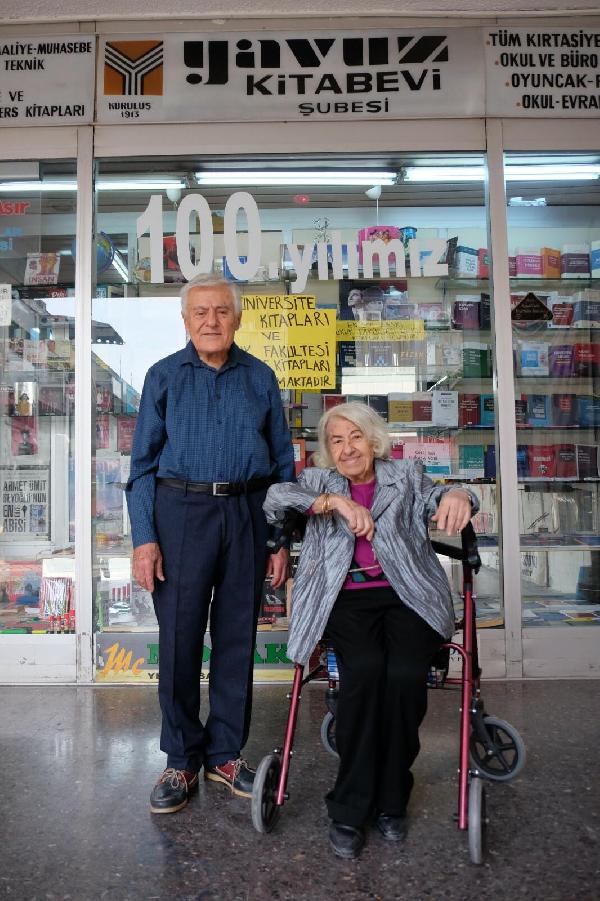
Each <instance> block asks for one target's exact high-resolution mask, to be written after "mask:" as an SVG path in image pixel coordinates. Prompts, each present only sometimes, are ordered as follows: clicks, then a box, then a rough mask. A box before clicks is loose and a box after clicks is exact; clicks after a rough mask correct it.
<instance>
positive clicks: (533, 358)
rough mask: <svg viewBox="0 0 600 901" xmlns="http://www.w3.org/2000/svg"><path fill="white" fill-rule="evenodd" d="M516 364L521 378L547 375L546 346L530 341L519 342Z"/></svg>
mask: <svg viewBox="0 0 600 901" xmlns="http://www.w3.org/2000/svg"><path fill="white" fill-rule="evenodd" d="M517 364H518V365H517V369H518V371H519V373H520V375H522V376H546V375H548V372H549V370H548V345H547V344H544V343H538V342H531V341H523V342H521V344H520V347H519V353H518V356H517Z"/></svg>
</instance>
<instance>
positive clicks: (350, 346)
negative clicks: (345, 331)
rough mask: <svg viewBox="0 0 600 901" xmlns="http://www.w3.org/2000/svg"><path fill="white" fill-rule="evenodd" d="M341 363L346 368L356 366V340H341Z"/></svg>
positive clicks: (339, 350)
mask: <svg viewBox="0 0 600 901" xmlns="http://www.w3.org/2000/svg"><path fill="white" fill-rule="evenodd" d="M338 354H339V365H340V366H341V367H342V368H344V369H355V368H356V344H355V343H354V341H340V342H339V345H338Z"/></svg>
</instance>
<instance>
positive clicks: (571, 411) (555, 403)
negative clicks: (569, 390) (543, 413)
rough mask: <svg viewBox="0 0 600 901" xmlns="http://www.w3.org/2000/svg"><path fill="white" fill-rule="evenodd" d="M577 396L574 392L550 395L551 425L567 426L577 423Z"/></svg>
mask: <svg viewBox="0 0 600 901" xmlns="http://www.w3.org/2000/svg"><path fill="white" fill-rule="evenodd" d="M577 411H578V398H577V395H576V394H553V395H552V425H555V426H562V427H563V428H569V427H570V426H574V425H577V418H578V412H577Z"/></svg>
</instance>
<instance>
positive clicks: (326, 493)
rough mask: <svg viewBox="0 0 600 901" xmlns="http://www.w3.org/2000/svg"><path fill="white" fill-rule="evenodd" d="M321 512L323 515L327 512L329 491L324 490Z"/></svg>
mask: <svg viewBox="0 0 600 901" xmlns="http://www.w3.org/2000/svg"><path fill="white" fill-rule="evenodd" d="M321 513H322V514H323V516H327V514H328V513H329V493H328V492H327V491H326V492H325V494H324V495H323V503H322V504H321Z"/></svg>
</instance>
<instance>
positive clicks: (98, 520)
mask: <svg viewBox="0 0 600 901" xmlns="http://www.w3.org/2000/svg"><path fill="white" fill-rule="evenodd" d="M45 131H46V132H48V131H49V130H48V129H45ZM398 134H400V135H401V134H402V131H401V130H400V131H399V132H398ZM533 139H534V136H532V137H531V140H533ZM373 140H374V141H376V140H377V136H376V135H375V136H374V137H373ZM399 143H400V144H401V142H399ZM599 150H600V148H599ZM163 152H164V151H163ZM76 156H77V154H75V155H74V156H73V157H72V158H71V159H66V158H62V159H57V158H53V159H38V160H34V161H32V160H26V161H25V162H14V161H4V162H2V163H0V213H1V219H0V292H1V296H0V316H1V319H0V368H1V381H0V397H1V410H0V413H1V421H2V439H1V443H0V467H1V470H2V522H1V524H0V647H1V648H2V652H1V654H0V656H2V654H4V653H5V652H7V651H8V650H10V647H11V642H13V643H14V642H18V641H21V642H23V641H25V640H27V642H29V644H27V645H22V646H26V647H28V648H29V649H30V652H28V653H30V655H31V659H35V660H36V661H38V663H40V666H41V669H40V670H37V671H36V672H43V675H42V676H41V677H40V676H39V675H37V676H36V675H35V674H34V675H31V674H27V673H23V670H24V669H26V667H22V666H21V668H20V669H19V670H18V671H17V669H18V668H17V665H16V664H14V666H13V669H10V667H9V668H8V671H7V675H6V678H7V679H8V680H12V681H19V680H20V679H22V680H28V679H29V680H34V681H35V679H36V678H38V679H39V678H54V679H57V680H63V681H69V679H71V680H72V681H75V677H74V676H73V675H72V674H73V673H74V672H75V670H74V669H72V668H70V667H71V665H72V663H73V661H74V660H75V656H76V654H77V653H78V650H77V638H78V634H79V632H80V630H81V629H82V626H81V624H80V622H83V623H84V624H85V623H89V627H88V628H89V632H90V633H91V634H92V636H93V648H94V650H93V655H94V657H93V676H92V677H93V678H94V679H96V680H97V681H105V682H106V681H113V682H121V681H131V680H137V681H141V680H142V681H143V680H148V679H149V680H151V679H153V678H156V671H157V668H158V639H157V625H156V620H155V617H154V612H153V607H152V599H151V596H150V595H149V594H148V593H147V592H146V591H144V590H142V589H141V588H140V587H139V586H138V585H137V584H136V583H135V581H134V580H133V579H132V573H131V538H130V529H129V523H128V517H127V510H126V505H125V503H124V495H123V487H124V485H125V483H126V482H127V478H128V472H129V463H130V454H131V446H132V437H133V432H134V428H135V424H136V416H137V411H138V406H139V401H140V394H141V391H142V386H143V381H144V376H145V373H146V371H147V369H148V367H149V366H151V365H152V364H153V363H154V362H155V361H156V360H158V359H160V358H161V357H164V356H166V355H167V354H169V353H172V352H174V351H176V350H178V349H180V348H182V347H183V346H184V343H185V341H186V336H185V331H184V326H183V322H182V319H181V315H180V303H179V291H180V289H181V286H182V284H183V283H184V282H185V281H186V280H188V279H189V278H191V277H193V276H194V274H196V273H198V272H201V271H207V270H209V269H210V268H211V267H212V269H213V270H214V271H218V272H223V273H224V274H225V275H226V276H227V277H228V278H231V279H234V280H236V281H237V282H238V283H239V285H240V288H241V293H242V304H243V317H242V325H241V328H240V330H239V332H238V335H237V339H236V340H237V342H238V344H239V345H240V346H242V347H244V348H246V349H248V350H250V351H251V352H253V353H255V354H256V355H258V356H259V357H261V358H262V359H263V360H265V361H266V362H267V363H268V364H269V365H270V366H271V367H272V368H273V369H274V371H275V373H276V374H277V377H278V380H279V384H280V388H281V394H282V399H283V403H284V407H285V410H286V413H287V417H288V421H289V427H290V431H291V434H292V438H293V443H294V449H295V459H296V472H297V473H299V472H300V471H301V470H302V469H303V468H304V467H306V466H310V465H311V457H312V454H313V452H314V450H315V446H316V426H317V422H318V420H319V417H320V415H321V414H322V412H323V411H324V410H328V409H330V408H331V407H333V406H335V405H337V404H339V403H341V402H342V401H344V400H354V399H359V400H363V401H365V402H366V403H368V404H369V405H370V406H372V407H373V408H374V409H375V410H377V412H378V413H380V415H381V416H382V417H383V418H384V419H385V421H386V422H387V426H388V429H389V432H390V436H391V439H392V456H393V457H395V458H398V459H416V460H420V461H422V463H423V465H424V467H425V470H426V472H427V473H428V474H429V475H430V477H431V478H432V479H434V480H436V481H440V482H442V483H446V484H447V483H454V482H457V483H463V484H466V485H469V487H470V488H471V489H472V490H473V491H474V492H475V493H476V494H477V496H478V497H479V501H480V510H479V512H478V513H477V515H476V516H475V518H474V526H475V530H476V532H477V536H478V541H479V548H480V554H481V558H482V562H483V566H482V569H481V571H480V572H479V575H478V577H477V580H476V596H477V616H478V626H479V632H478V634H479V640H480V644H481V647H482V654H483V659H484V666H485V667H486V674H487V675H491V676H505V675H507V674H508V675H510V674H515V673H516V674H518V675H525V676H531V677H535V676H539V675H593V674H594V670H593V666H592V663H590V661H592V660H593V659H596V661H597V659H598V648H599V647H600V531H599V522H600V503H599V484H600V477H599V460H598V438H599V433H600V338H599V336H600V152H591V151H587V152H582V151H581V150H577V151H572V152H568V151H566V150H565V149H564V148H562V149H559V150H546V149H543V150H540V149H538V150H536V151H535V152H534V151H533V150H530V151H523V150H517V151H506V152H505V153H504V156H502V155H500V156H499V157H498V158H496V159H495V160H494V161H493V165H494V167H495V170H494V171H495V172H496V175H498V172H497V170H498V169H499V170H500V182H501V185H502V188H503V190H504V194H503V205H502V208H501V209H499V208H498V202H497V199H496V209H495V210H492V211H491V215H490V190H489V185H490V184H491V177H489V172H490V170H491V167H492V161H491V160H490V158H489V157H488V156H487V155H486V154H485V152H484V151H483V150H482V151H481V152H479V151H478V152H473V151H458V150H454V151H448V152H442V151H440V150H439V149H437V150H435V151H432V152H424V151H419V152H417V151H398V152H392V151H391V150H386V151H385V152H380V151H376V150H371V151H370V152H366V151H364V152H355V151H351V152H337V153H334V152H330V151H328V152H315V151H311V152H299V151H298V152H296V153H294V152H291V151H289V150H288V151H286V152H285V153H282V152H279V153H276V152H273V153H269V154H265V153H262V154H259V153H241V152H240V153H237V154H231V153H224V152H222V151H220V152H219V153H217V154H213V155H210V154H203V153H193V154H176V155H173V154H171V155H169V156H166V155H156V156H147V155H146V156H144V155H141V154H140V155H138V156H127V155H121V156H116V155H109V154H106V155H105V156H101V155H97V156H96V158H95V159H94V161H93V165H92V161H91V155H90V160H89V184H90V186H93V201H92V190H90V202H89V209H87V210H86V209H83V210H82V209H78V204H77V198H78V196H83V195H82V192H81V183H80V185H79V186H80V192H79V195H78V191H77V185H78V181H77V179H78V178H81V169H82V167H83V168H85V161H83V162H82V160H81V159H80V160H79V162H78V161H77V158H76ZM502 166H503V172H502ZM82 205H84V206H88V205H86V204H84V202H83V200H80V206H82ZM86 216H87V219H86ZM86 222H87V223H88V225H87V226H86ZM86 227H87V228H88V229H89V231H88V233H87V234H88V235H89V237H90V240H88V241H86V231H85V229H86ZM92 234H93V235H94V238H93V241H92V240H91V235H92ZM76 238H77V239H76ZM90 247H93V250H92V251H91V253H90V252H89V249H90ZM80 254H81V255H82V258H83V257H85V263H86V265H85V266H84V265H83V264H82V267H81V268H82V270H83V271H82V274H81V276H80V280H79V281H78V277H77V274H76V273H77V268H76V267H77V263H78V257H79V256H80ZM86 273H87V274H88V275H89V283H88V285H87V286H86V285H85V279H86ZM492 273H493V275H492ZM499 286H504V290H503V291H502V293H499V290H498V288H499ZM84 294H87V295H89V302H83V300H82V297H83V295H84ZM82 320H83V321H82ZM507 341H508V343H506V342H507ZM90 344H91V353H90V352H89V351H86V350H85V347H86V346H88V347H89V346H90ZM510 347H512V354H511V353H510V351H509V352H506V348H509V349H510ZM503 348H504V349H503ZM76 378H77V380H81V385H82V386H84V387H85V389H86V391H87V399H86V397H85V396H84V395H83V393H82V391H81V390H80V391H79V394H78V393H77V390H76ZM89 387H91V397H92V404H91V410H90V405H89V391H88V388H89ZM90 445H91V447H90ZM78 455H80V459H78ZM88 462H89V463H90V464H91V475H90V472H89V471H88V472H87V473H86V471H85V469H86V467H87V463H88ZM82 469H83V470H84V471H83V472H82ZM78 473H79V475H77V474H78ZM78 480H79V481H78ZM78 486H79V487H78ZM78 492H79V493H80V494H78ZM80 495H81V497H82V498H83V500H82V501H81V505H80V507H78V503H79V501H77V498H78V497H79V496H80ZM86 505H87V506H86ZM76 509H78V510H79V511H80V512H78V513H77V514H76ZM86 510H89V511H90V513H91V516H89V517H87V518H86V516H85V511H86ZM78 517H81V519H82V521H81V522H79V521H78ZM298 551H299V545H297V544H294V545H293V546H292V564H293V562H294V560H295V559H296V558H297V554H298ZM80 557H81V558H84V562H83V564H82V565H81V567H80V568H78V565H77V561H78V559H79V558H80ZM88 558H89V560H88ZM441 559H442V560H444V561H445V563H444V565H445V567H446V569H447V572H448V577H449V579H450V583H451V586H452V589H453V593H454V597H455V602H456V610H457V616H459V615H460V607H461V597H460V585H461V573H460V571H459V568H458V565H457V564H456V563H455V562H452V561H449V560H448V559H447V558H441ZM90 561H91V563H90ZM86 567H87V568H86ZM86 572H89V576H90V578H89V584H82V585H80V586H78V590H77V591H76V590H75V585H76V582H77V579H78V578H82V575H81V574H82V573H83V574H85V573H86ZM84 608H85V609H84ZM289 609H290V584H288V586H287V588H286V590H278V591H274V590H272V589H271V587H270V585H269V583H268V582H265V585H264V596H263V602H262V609H261V615H260V620H259V627H258V634H257V649H256V663H257V679H280V678H284V679H285V678H287V676H288V675H289V671H290V669H291V667H290V663H289V661H288V660H287V658H286V656H285V646H286V645H285V642H286V629H287V622H288V615H289ZM594 627H596V629H594ZM83 628H84V631H85V625H84V627H83ZM34 647H35V648H36V651H35V653H34V652H33V651H31V648H34ZM592 648H595V651H592V650H591V649H592ZM36 655H37V656H36ZM204 655H205V660H206V661H207V662H208V661H209V657H210V647H209V639H208V637H207V647H205V650H204ZM25 656H26V655H25ZM515 660H517V661H518V663H519V665H518V669H517V670H515V669H514V667H513V668H512V669H511V662H514V661H515ZM44 661H45V664H44ZM44 666H45V669H44ZM34 669H35V667H34ZM47 673H50V674H51V675H47ZM44 674H45V675H44ZM69 674H71V675H69ZM595 674H596V675H597V674H598V668H597V663H596V669H595ZM0 677H2V672H0ZM82 681H83V680H82Z"/></svg>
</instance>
